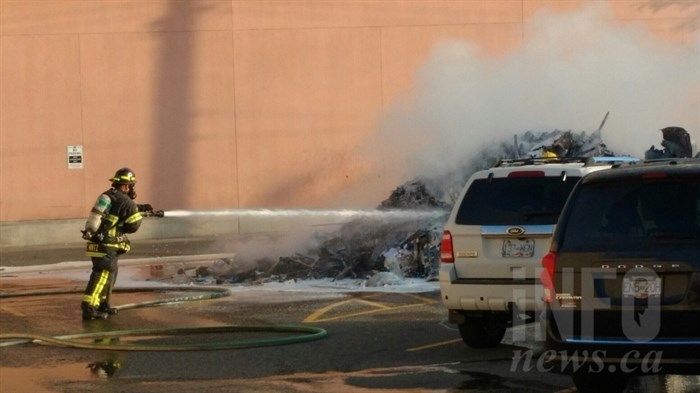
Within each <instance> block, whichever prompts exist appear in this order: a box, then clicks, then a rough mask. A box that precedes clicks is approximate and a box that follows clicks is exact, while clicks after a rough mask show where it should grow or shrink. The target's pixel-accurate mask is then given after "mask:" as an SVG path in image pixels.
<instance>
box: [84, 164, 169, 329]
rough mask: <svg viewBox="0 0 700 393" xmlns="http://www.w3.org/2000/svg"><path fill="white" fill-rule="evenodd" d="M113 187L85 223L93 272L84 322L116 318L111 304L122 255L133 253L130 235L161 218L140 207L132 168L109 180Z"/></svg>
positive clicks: (87, 292) (86, 291) (122, 170)
mask: <svg viewBox="0 0 700 393" xmlns="http://www.w3.org/2000/svg"><path fill="white" fill-rule="evenodd" d="M108 180H110V181H111V182H112V187H111V188H110V189H109V190H107V191H105V192H103V193H102V194H100V196H99V197H98V198H97V201H95V205H94V206H93V207H92V209H91V210H90V215H89V217H88V219H87V221H86V222H85V229H84V230H82V232H83V239H85V240H87V249H86V255H87V256H88V257H90V258H91V259H92V272H91V273H90V279H89V281H88V283H87V287H86V288H85V292H84V293H83V299H82V303H81V309H82V311H83V320H91V319H104V318H107V317H108V316H109V315H113V314H116V312H117V309H116V308H114V307H112V306H111V305H110V303H109V300H110V296H111V293H112V288H113V286H114V282H115V281H116V279H117V270H118V269H117V260H118V259H119V255H121V254H124V253H126V252H128V251H129V250H130V249H131V245H130V244H129V239H128V238H127V236H126V234H127V233H134V232H136V231H138V229H139V227H140V226H141V221H142V220H143V217H144V216H146V215H160V216H162V211H158V212H156V211H154V210H153V206H151V205H149V204H147V203H146V204H142V205H140V204H136V203H135V202H134V201H133V200H134V199H136V190H135V186H136V176H135V175H134V172H133V171H132V170H131V169H129V168H121V169H119V170H117V171H116V173H115V174H114V176H113V177H112V178H110V179H108Z"/></svg>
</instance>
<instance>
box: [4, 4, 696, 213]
mask: <svg viewBox="0 0 700 393" xmlns="http://www.w3.org/2000/svg"><path fill="white" fill-rule="evenodd" d="M582 3H583V2H582V1H574V0H571V1H568V0H523V1H517V0H500V1H499V0H493V1H473V0H442V1H440V0H425V1H414V0H373V1H364V0H354V1H353V0H339V1H331V0H310V1H303V2H302V1H296V0H289V1H283V0H192V1H181V0H138V1H136V0H111V1H98V0H94V1H91V0H37V1H33V0H20V1H15V0H0V24H1V25H0V34H1V36H0V39H1V42H0V50H1V51H2V53H1V56H0V57H1V63H0V65H1V67H2V69H1V71H0V77H1V83H2V85H1V92H0V99H1V101H0V221H1V222H11V221H24V220H51V219H74V218H81V217H84V216H85V214H86V213H87V211H88V210H89V208H90V206H91V205H92V203H93V201H94V198H95V197H96V196H97V194H98V193H99V192H101V191H103V190H104V189H106V188H107V187H108V182H107V180H106V179H107V178H108V177H110V176H111V175H112V174H113V173H114V171H115V170H116V169H117V168H119V167H121V166H130V167H131V168H132V169H134V170H135V171H136V174H137V177H138V178H139V186H138V188H137V189H138V191H139V195H140V197H139V201H142V202H151V203H153V204H154V205H156V207H159V208H163V209H213V208H232V207H233V208H235V207H300V208H301V207H303V208H310V207H311V208H313V207H326V206H329V205H332V204H344V205H351V206H350V207H355V206H370V207H371V206H375V205H377V204H378V203H379V202H380V201H381V200H382V199H384V198H385V197H386V196H388V193H389V192H390V191H391V190H392V189H393V188H394V187H396V186H397V185H398V184H397V181H398V178H397V177H396V175H395V174H392V173H385V172H383V171H382V168H381V167H375V166H372V165H371V164H370V163H369V162H368V161H367V160H366V156H367V155H369V154H371V153H374V152H370V151H368V150H367V149H371V147H368V146H367V145H366V144H365V142H366V140H367V138H368V137H369V136H370V135H372V133H373V132H374V131H375V130H376V127H377V122H378V120H379V118H380V116H381V114H382V111H383V110H384V109H385V108H386V107H387V106H389V105H391V103H392V102H394V101H395V100H396V99H398V98H399V97H401V96H402V95H404V94H406V93H407V92H409V91H410V90H411V88H412V83H413V75H414V73H415V71H416V69H417V67H419V66H420V65H421V64H422V63H423V62H424V61H425V59H426V58H427V56H428V55H429V53H430V51H431V49H432V48H433V47H434V45H435V44H436V42H438V41H440V40H442V39H444V38H457V39H465V40H470V41H472V42H474V43H475V44H476V45H477V48H478V50H479V52H480V53H481V55H482V56H491V57H498V56H505V55H507V54H508V53H509V52H510V51H512V50H513V49H515V48H517V47H519V46H520V45H521V43H522V42H523V40H526V39H527V37H525V36H524V31H523V21H524V20H527V19H528V18H530V17H531V16H532V15H533V14H534V13H535V12H537V11H539V10H542V9H554V10H558V11H568V10H572V9H576V8H577V7H580V6H581V4H582ZM607 3H609V4H610V5H611V6H612V8H613V10H614V13H613V14H614V15H615V18H616V19H618V20H619V21H620V23H626V22H628V21H643V22H644V23H645V24H647V25H648V26H650V27H651V28H652V30H653V31H654V32H655V33H656V34H658V35H659V36H661V37H664V39H667V40H668V41H669V42H671V43H674V42H685V41H689V40H691V39H695V36H696V35H697V34H698V33H697V18H698V15H697V12H696V11H695V10H697V8H693V7H695V6H696V4H695V3H696V2H693V1H691V2H683V1H677V2H674V4H672V6H667V7H657V6H655V4H658V2H656V3H654V2H649V1H644V0H640V1H630V0H610V1H607ZM666 3H667V2H666ZM688 4H689V5H690V7H688V6H687V5H688ZM68 145H82V146H83V148H84V160H85V161H84V167H83V168H82V169H68V167H67V162H66V159H67V157H66V148H67V146H68ZM357 187H362V188H363V189H365V190H367V192H366V193H364V194H363V197H362V198H359V199H353V200H348V199H343V195H344V194H345V193H346V191H348V190H351V189H354V188H357Z"/></svg>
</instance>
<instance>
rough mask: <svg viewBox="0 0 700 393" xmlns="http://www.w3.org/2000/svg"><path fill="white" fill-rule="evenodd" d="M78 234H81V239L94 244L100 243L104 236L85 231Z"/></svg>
mask: <svg viewBox="0 0 700 393" xmlns="http://www.w3.org/2000/svg"><path fill="white" fill-rule="evenodd" d="M80 232H82V233H83V239H85V240H89V241H91V242H95V243H101V242H102V241H103V240H104V238H105V236H104V235H103V234H101V233H92V232H90V231H87V230H85V229H83V230H81V231H80Z"/></svg>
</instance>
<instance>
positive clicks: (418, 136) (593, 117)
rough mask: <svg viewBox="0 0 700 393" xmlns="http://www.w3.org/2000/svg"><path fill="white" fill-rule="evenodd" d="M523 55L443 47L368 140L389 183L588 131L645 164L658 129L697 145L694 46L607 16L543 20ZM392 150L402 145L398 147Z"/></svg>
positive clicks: (529, 28) (698, 76)
mask: <svg viewBox="0 0 700 393" xmlns="http://www.w3.org/2000/svg"><path fill="white" fill-rule="evenodd" d="M523 33H524V41H523V45H522V46H521V47H519V48H518V49H516V50H515V51H513V52H511V53H510V54H508V55H507V56H505V57H502V58H485V57H483V56H479V55H478V53H477V50H476V48H475V47H474V45H473V44H472V43H470V42H466V41H444V42H440V43H439V44H438V45H436V46H435V48H434V50H433V52H432V54H431V55H430V57H429V58H428V59H427V61H426V62H425V64H424V65H423V66H422V67H421V68H420V69H419V70H418V72H417V74H416V88H415V90H414V91H413V92H412V95H411V96H410V97H404V98H403V99H401V100H400V101H399V102H397V103H396V104H395V105H394V106H393V107H391V108H389V109H388V110H387V113H386V114H385V116H384V118H383V120H382V123H381V126H380V129H379V131H378V133H377V140H374V141H372V143H373V144H375V145H378V146H390V145H396V144H397V143H398V144H399V145H401V148H396V149H383V150H382V155H383V157H382V165H383V167H384V171H385V173H386V174H387V175H388V176H387V177H392V176H396V177H397V181H398V182H402V181H407V180H409V179H411V178H415V177H424V178H431V177H435V176H439V175H440V174H442V173H444V172H446V171H453V170H455V169H456V168H458V167H459V166H461V165H464V164H465V163H466V162H468V161H469V159H470V157H473V156H474V155H476V154H477V153H478V152H480V151H482V150H483V149H484V148H487V147H488V146H489V145H492V144H494V143H501V142H504V141H512V140H513V136H514V135H515V134H520V133H523V132H525V131H533V132H545V131H551V130H571V131H574V132H582V131H586V132H590V133H592V132H593V131H595V130H596V129H597V128H598V126H599V124H600V123H601V120H602V119H603V117H604V115H605V114H606V112H610V116H609V118H608V120H607V122H606V124H605V127H604V129H603V131H602V139H603V141H604V142H605V143H606V144H607V146H608V147H609V148H610V150H612V151H614V152H616V153H621V154H629V155H634V156H637V157H642V158H643V157H644V151H646V150H647V149H649V148H650V147H651V145H656V146H657V147H658V146H659V143H660V141H661V139H662V138H661V132H660V129H661V128H663V127H667V126H680V127H684V128H686V130H688V132H689V133H690V135H691V139H692V140H693V144H694V151H697V148H698V146H697V142H698V140H700V99H699V97H700V42H699V41H698V40H696V41H693V42H690V43H687V44H671V43H669V42H667V41H662V40H661V39H660V38H658V37H655V36H654V35H652V34H651V33H650V32H649V31H648V30H647V29H646V28H645V27H644V26H642V25H637V24H632V23H630V22H620V21H615V20H613V18H612V15H611V14H609V13H608V9H607V8H605V7H604V6H587V7H584V8H583V9H581V10H580V11H578V12H576V13H566V14H561V13H554V12H551V11H543V12H540V13H538V14H536V15H534V16H533V17H532V18H531V19H529V20H527V21H526V25H525V26H524V32H523ZM397 141H400V142H397Z"/></svg>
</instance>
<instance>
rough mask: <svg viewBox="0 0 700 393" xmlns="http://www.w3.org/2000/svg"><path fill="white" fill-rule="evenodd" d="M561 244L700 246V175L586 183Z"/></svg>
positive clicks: (574, 247)
mask: <svg viewBox="0 0 700 393" xmlns="http://www.w3.org/2000/svg"><path fill="white" fill-rule="evenodd" d="M574 201H575V204H574V205H572V210H571V214H570V215H569V217H568V219H567V224H566V228H565V232H564V238H563V239H562V242H561V244H560V249H567V250H572V251H592V250H601V249H602V250H608V251H639V250H650V249H654V248H667V247H671V248H686V249H687V248H694V249H697V248H698V247H700V179H698V178H697V177H696V178H691V177H687V178H683V179H678V178H673V179H667V180H657V181H652V180H646V181H642V180H641V179H637V180H628V181H617V182H614V183H609V182H606V183H594V184H587V185H583V186H582V187H581V188H580V191H577V195H576V198H575V200H574Z"/></svg>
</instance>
